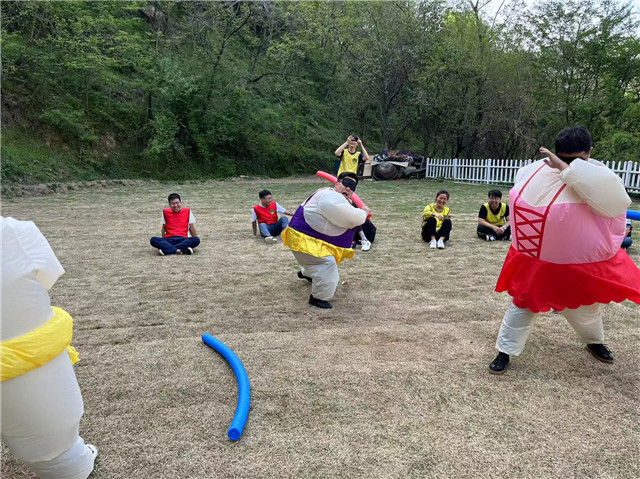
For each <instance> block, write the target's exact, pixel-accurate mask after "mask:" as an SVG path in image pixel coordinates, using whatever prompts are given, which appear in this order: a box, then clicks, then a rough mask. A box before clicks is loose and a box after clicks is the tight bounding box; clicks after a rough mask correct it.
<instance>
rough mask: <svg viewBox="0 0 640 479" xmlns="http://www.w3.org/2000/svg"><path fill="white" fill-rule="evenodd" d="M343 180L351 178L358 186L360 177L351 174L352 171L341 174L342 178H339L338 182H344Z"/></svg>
mask: <svg viewBox="0 0 640 479" xmlns="http://www.w3.org/2000/svg"><path fill="white" fill-rule="evenodd" d="M343 178H351V179H353V180H354V181H355V182H356V185H357V184H358V175H356V174H355V173H351V172H350V171H345V172H343V173H340V176H338V181H342V179H343Z"/></svg>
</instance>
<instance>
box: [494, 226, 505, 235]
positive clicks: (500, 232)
mask: <svg viewBox="0 0 640 479" xmlns="http://www.w3.org/2000/svg"><path fill="white" fill-rule="evenodd" d="M496 233H498V234H499V235H501V234H502V233H504V228H503V227H502V226H500V227H498V228H496Z"/></svg>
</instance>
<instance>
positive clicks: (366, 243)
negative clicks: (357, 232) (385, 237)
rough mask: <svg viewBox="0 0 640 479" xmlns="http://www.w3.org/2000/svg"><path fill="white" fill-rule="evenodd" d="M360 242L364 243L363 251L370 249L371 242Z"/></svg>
mask: <svg viewBox="0 0 640 479" xmlns="http://www.w3.org/2000/svg"><path fill="white" fill-rule="evenodd" d="M360 243H361V244H362V251H369V249H371V242H369V241H367V240H362V241H360Z"/></svg>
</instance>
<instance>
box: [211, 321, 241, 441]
mask: <svg viewBox="0 0 640 479" xmlns="http://www.w3.org/2000/svg"><path fill="white" fill-rule="evenodd" d="M202 341H203V342H204V344H206V345H207V346H209V347H210V348H211V349H213V350H214V351H215V352H217V353H219V354H220V355H221V356H222V357H223V358H224V359H225V360H226V361H227V362H228V363H229V366H231V369H233V372H234V373H235V375H236V380H237V381H238V404H237V406H236V414H235V415H234V416H233V421H231V425H230V426H229V430H228V431H227V436H229V439H231V440H232V441H237V440H238V439H240V436H242V430H243V429H244V425H245V424H246V422H247V416H248V415H249V403H250V402H251V391H250V389H249V377H248V376H247V371H245V369H244V366H243V365H242V362H241V361H240V360H239V359H238V356H236V355H235V353H234V352H233V351H231V349H230V348H229V347H228V346H227V345H225V344H224V343H223V342H222V341H220V340H218V339H216V338H214V337H213V336H211V335H210V334H209V333H205V334H203V335H202Z"/></svg>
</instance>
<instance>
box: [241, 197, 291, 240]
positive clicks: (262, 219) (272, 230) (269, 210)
mask: <svg viewBox="0 0 640 479" xmlns="http://www.w3.org/2000/svg"><path fill="white" fill-rule="evenodd" d="M258 196H259V197H260V203H258V204H257V205H255V206H254V207H253V210H251V226H252V227H253V234H254V235H257V234H258V230H260V235H262V237H263V238H264V240H265V241H266V242H267V243H275V242H277V241H278V239H277V238H276V237H277V236H280V233H282V231H284V229H285V228H286V227H287V226H288V225H289V218H287V217H286V216H281V217H280V218H279V219H278V214H281V215H282V214H285V215H288V216H293V213H292V212H291V211H287V210H285V209H284V208H283V207H282V206H280V205H279V204H278V203H276V202H275V201H273V196H271V192H270V191H269V190H262V191H261V192H260V193H258Z"/></svg>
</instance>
